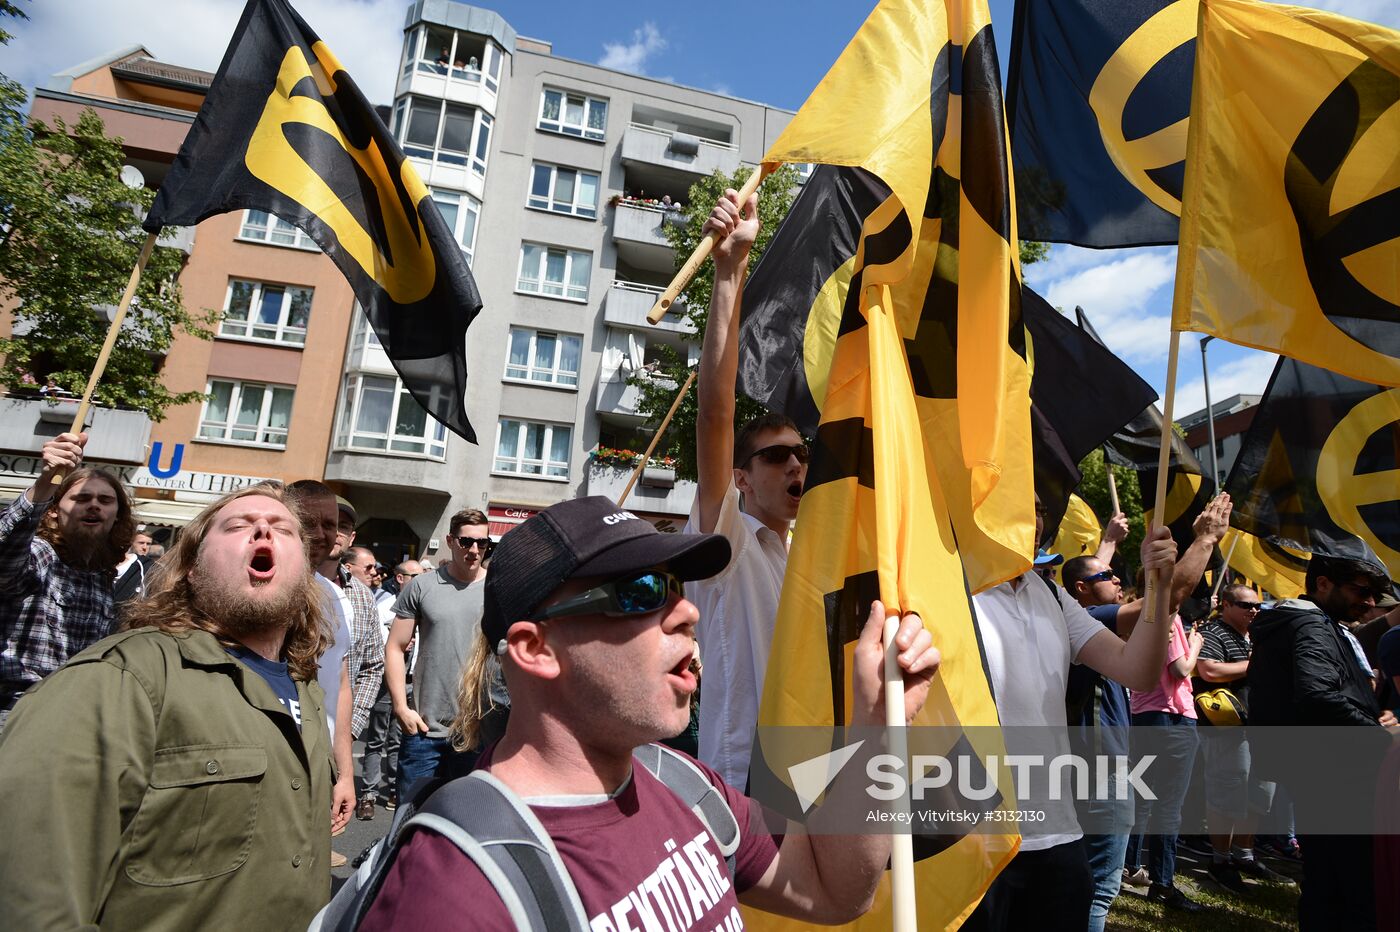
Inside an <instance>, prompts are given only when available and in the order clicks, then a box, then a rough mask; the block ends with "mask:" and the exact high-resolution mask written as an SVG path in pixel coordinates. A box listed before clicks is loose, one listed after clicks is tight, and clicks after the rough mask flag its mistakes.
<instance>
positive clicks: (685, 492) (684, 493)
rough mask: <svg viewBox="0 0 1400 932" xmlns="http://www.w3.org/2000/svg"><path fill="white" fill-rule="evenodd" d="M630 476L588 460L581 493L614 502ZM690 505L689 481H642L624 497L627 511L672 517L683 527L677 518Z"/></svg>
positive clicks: (625, 470) (692, 489)
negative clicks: (600, 496)
mask: <svg viewBox="0 0 1400 932" xmlns="http://www.w3.org/2000/svg"><path fill="white" fill-rule="evenodd" d="M631 476H632V470H631V469H628V468H624V467H620V466H603V465H600V464H598V463H596V462H593V461H592V460H590V461H589V463H588V470H587V478H586V480H585V488H584V492H583V494H585V495H605V496H607V497H608V499H610V500H611V501H614V502H615V501H617V499H618V497H619V496H620V495H621V494H622V490H623V489H624V488H626V486H627V480H628V479H629V478H631ZM694 504H695V483H694V482H692V481H690V480H689V479H675V480H673V482H672V484H670V485H667V484H665V483H661V484H659V485H651V484H649V483H648V482H647V481H646V479H645V478H643V480H642V481H641V482H639V483H637V485H636V486H635V487H634V488H633V489H632V492H631V494H629V495H628V496H627V507H628V509H629V510H632V511H646V512H651V513H652V514H669V515H676V516H678V517H679V523H681V524H684V521H685V519H684V517H680V516H684V515H689V514H690V509H691V506H692V505H694Z"/></svg>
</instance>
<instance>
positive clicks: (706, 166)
mask: <svg viewBox="0 0 1400 932" xmlns="http://www.w3.org/2000/svg"><path fill="white" fill-rule="evenodd" d="M622 160H623V161H624V162H641V163H644V164H647V165H660V166H664V167H666V168H674V169H677V170H679V171H683V172H688V173H691V174H695V175H710V174H713V173H714V172H716V171H722V172H724V173H726V174H730V173H732V172H734V170H735V169H737V168H738V167H739V150H738V149H737V148H735V146H734V145H733V144H731V143H727V142H721V141H719V140H718V139H706V138H704V137H703V136H692V135H690V134H688V133H678V132H671V131H670V130H664V129H658V128H656V127H655V126H648V125H647V124H645V123H629V124H628V125H627V131H626V133H624V134H623V137H622Z"/></svg>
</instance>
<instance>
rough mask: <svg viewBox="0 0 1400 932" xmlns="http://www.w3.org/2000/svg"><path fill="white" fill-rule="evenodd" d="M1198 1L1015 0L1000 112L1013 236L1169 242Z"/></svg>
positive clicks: (1177, 201)
mask: <svg viewBox="0 0 1400 932" xmlns="http://www.w3.org/2000/svg"><path fill="white" fill-rule="evenodd" d="M1198 7H1199V4H1198V0H1018V2H1017V4H1016V28H1015V32H1014V34H1013V36H1012V40H1011V68H1010V72H1009V77H1008V87H1009V91H1008V93H1007V97H1008V106H1009V107H1010V110H1011V117H1012V125H1011V141H1012V155H1013V157H1014V159H1015V162H1016V205H1017V208H1018V210H1019V212H1020V224H1021V235H1022V236H1023V237H1025V238H1026V239H1029V240H1043V241H1046V242H1054V243H1075V244H1078V245H1080V246H1093V247H1096V248H1103V247H1110V246H1148V245H1154V244H1168V243H1175V242H1176V238H1177V225H1178V218H1179V217H1180V216H1181V195H1182V183H1183V180H1184V177H1185V160H1186V137H1187V127H1188V115H1189V113H1190V109H1191V67H1192V63H1193V59H1194V55H1195V38H1196V15H1197V11H1198Z"/></svg>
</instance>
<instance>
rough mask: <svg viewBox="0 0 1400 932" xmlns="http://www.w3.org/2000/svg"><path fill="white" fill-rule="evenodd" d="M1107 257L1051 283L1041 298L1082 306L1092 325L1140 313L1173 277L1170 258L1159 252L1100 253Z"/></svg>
mask: <svg viewBox="0 0 1400 932" xmlns="http://www.w3.org/2000/svg"><path fill="white" fill-rule="evenodd" d="M1100 255H1102V256H1105V257H1112V258H1109V261H1106V262H1101V263H1100V264H1098V265H1093V266H1090V267H1088V268H1084V269H1081V270H1080V271H1077V272H1073V273H1071V274H1069V275H1066V276H1065V277H1063V278H1059V279H1056V280H1053V281H1051V282H1050V283H1049V284H1048V286H1047V287H1046V289H1045V299H1046V300H1047V301H1049V302H1050V303H1051V304H1052V305H1055V306H1056V307H1063V308H1067V309H1068V308H1073V307H1074V306H1075V305H1082V306H1083V307H1084V310H1086V311H1087V312H1088V313H1089V315H1090V317H1091V319H1092V320H1093V321H1094V324H1095V326H1098V322H1099V321H1100V320H1102V321H1104V322H1105V324H1106V323H1107V322H1108V321H1109V320H1111V319H1113V318H1117V317H1120V316H1122V315H1125V314H1129V313H1136V312H1140V311H1141V310H1142V309H1143V306H1144V305H1145V304H1146V303H1147V301H1148V300H1149V299H1150V298H1151V297H1152V296H1153V294H1154V293H1155V292H1156V291H1157V289H1159V288H1161V287H1162V286H1164V285H1166V284H1168V283H1169V282H1171V280H1172V278H1173V276H1174V275H1175V274H1176V263H1175V261H1174V259H1173V258H1172V257H1171V256H1169V255H1166V254H1164V253H1163V252H1162V251H1160V250H1154V251H1150V252H1149V251H1147V250H1133V251H1132V252H1131V253H1125V252H1121V251H1116V252H1112V253H1100ZM1033 268H1034V266H1032V269H1033Z"/></svg>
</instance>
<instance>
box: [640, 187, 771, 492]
mask: <svg viewBox="0 0 1400 932" xmlns="http://www.w3.org/2000/svg"><path fill="white" fill-rule="evenodd" d="M767 174H768V170H767V169H766V168H765V167H764V166H763V165H760V166H758V167H757V168H755V169H754V170H753V174H752V175H750V176H749V180H748V181H746V182H744V187H743V188H741V189H740V190H739V206H740V207H741V208H742V207H743V206H744V202H745V201H747V200H748V199H749V197H750V196H752V195H753V193H754V192H755V191H757V190H758V186H759V183H760V182H762V181H763V179H764V176H766V175H767ZM718 242H719V236H717V235H716V234H714V233H710V234H709V235H707V236H706V237H705V238H704V239H702V240H701V241H700V243H699V245H697V246H696V247H695V251H694V252H692V253H691V254H690V258H689V259H687V260H685V265H683V266H681V269H680V271H679V272H677V273H676V277H675V278H673V279H671V284H669V285H667V286H666V290H665V291H663V292H661V297H659V298H657V299H656V303H655V304H653V305H652V307H651V311H650V312H649V313H648V314H647V323H650V324H658V323H660V322H661V318H662V317H664V316H666V312H667V311H669V310H670V309H671V305H672V304H673V303H674V302H675V300H676V298H678V297H680V294H681V292H682V291H684V290H685V286H686V285H689V284H690V280H691V279H692V278H694V277H695V273H696V272H698V271H700V266H701V265H702V264H704V262H705V260H706V259H708V258H709V256H710V250H712V249H714V248H715V244H716V243H718ZM619 504H620V503H619Z"/></svg>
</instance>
